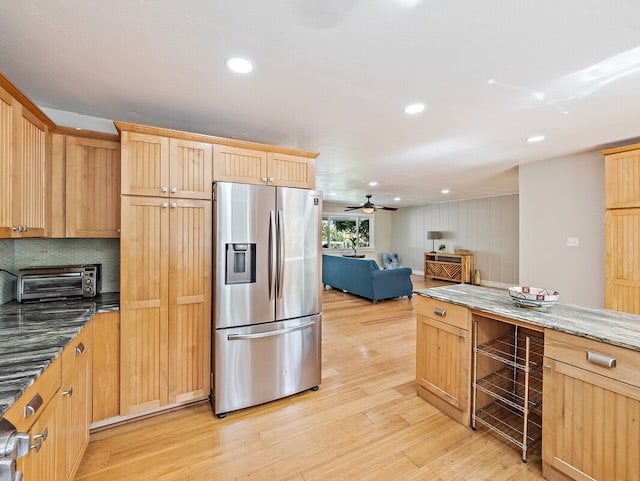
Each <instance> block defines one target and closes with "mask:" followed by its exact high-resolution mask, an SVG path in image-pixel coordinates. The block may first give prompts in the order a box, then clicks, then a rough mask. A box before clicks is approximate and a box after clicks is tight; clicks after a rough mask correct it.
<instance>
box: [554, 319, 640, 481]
mask: <svg viewBox="0 0 640 481" xmlns="http://www.w3.org/2000/svg"><path fill="white" fill-rule="evenodd" d="M588 353H595V354H597V355H598V356H599V357H598V358H597V360H599V361H603V359H604V360H605V361H606V360H607V359H615V360H616V364H615V366H612V367H604V366H603V365H600V363H597V364H594V363H592V362H589V360H588ZM639 361H640V353H638V352H635V351H630V350H628V349H624V348H619V347H615V346H611V345H608V344H603V343H600V342H597V341H592V340H588V339H583V338H577V337H576V336H570V335H568V334H563V333H558V332H555V331H546V332H545V360H544V366H545V372H544V384H543V396H544V409H543V451H542V459H543V474H544V475H545V477H546V478H547V479H549V480H565V479H576V480H596V481H600V480H602V481H604V480H611V479H616V480H621V481H632V480H638V479H640V456H639V455H638V449H639V446H640V428H639V426H638V419H639V416H640V374H639V373H638V370H637V366H638V363H639Z"/></svg>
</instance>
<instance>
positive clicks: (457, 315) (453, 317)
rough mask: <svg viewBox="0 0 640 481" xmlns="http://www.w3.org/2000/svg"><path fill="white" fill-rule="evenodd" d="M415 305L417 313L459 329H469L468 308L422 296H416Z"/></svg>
mask: <svg viewBox="0 0 640 481" xmlns="http://www.w3.org/2000/svg"><path fill="white" fill-rule="evenodd" d="M417 305H418V307H417V310H418V314H422V315H423V316H427V317H430V318H431V319H436V320H438V321H440V322H444V323H445V324H449V325H452V326H456V327H459V328H460V329H464V330H467V331H468V330H469V329H470V316H469V309H468V308H466V307H463V306H457V305H455V304H451V303H449V302H444V301H438V300H436V299H431V298H429V297H422V296H418V303H417Z"/></svg>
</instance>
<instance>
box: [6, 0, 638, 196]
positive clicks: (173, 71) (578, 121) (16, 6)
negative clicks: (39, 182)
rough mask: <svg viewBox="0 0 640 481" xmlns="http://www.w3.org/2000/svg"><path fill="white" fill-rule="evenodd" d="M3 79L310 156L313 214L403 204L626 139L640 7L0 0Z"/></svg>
mask: <svg viewBox="0 0 640 481" xmlns="http://www.w3.org/2000/svg"><path fill="white" fill-rule="evenodd" d="M238 55H239V56H245V57H247V58H249V59H251V61H252V62H253V63H254V65H255V70H254V72H253V73H251V74H249V75H246V76H241V75H239V74H233V73H231V72H229V71H228V70H227V69H226V67H225V60H226V59H227V58H228V57H230V56H238ZM0 71H2V72H4V73H5V75H7V76H8V77H9V78H10V79H11V80H12V81H13V82H14V83H15V84H16V85H17V86H18V87H19V88H20V89H22V90H23V91H24V92H25V93H26V94H27V95H28V96H29V97H31V98H32V99H33V100H34V102H36V103H37V104H38V105H40V106H42V107H48V108H52V109H58V110H64V111H70V112H76V113H80V114H84V115H88V116H92V117H100V118H107V119H118V120H126V121H131V122H138V123H145V124H150V125H157V126H162V127H170V128H175V129H181V130H187V131H193V132H201V133H207V134H213V135H218V136H223V137H236V138H239V139H246V140H253V141H258V142H265V143H270V144H277V145H283V146H287V147H293V148H299V149H304V150H311V151H317V152H320V157H319V158H318V160H317V164H316V165H317V185H318V188H320V189H322V190H323V191H324V192H325V199H326V200H327V201H331V202H337V203H345V204H353V203H357V202H360V201H364V195H365V194H366V193H372V194H373V196H374V197H373V200H374V201H375V202H376V203H378V204H384V205H388V206H406V205H416V204H421V203H427V202H434V201H442V200H449V199H462V198H471V197H482V196H487V195H496V194H505V193H512V192H516V191H517V189H518V185H517V165H519V164H522V163H526V162H531V161H534V160H539V159H544V158H551V157H555V156H560V155H565V154H570V153H574V152H579V151H584V150H588V149H593V148H597V147H599V146H603V145H607V144H611V143H617V142H620V141H627V140H630V139H635V138H637V137H638V136H640V127H639V123H638V122H639V120H640V2H639V1H637V0H538V1H535V2H534V1H525V0H483V1H480V0H475V1H474V0H467V1H462V0H457V1H456V0H182V1H180V2H178V1H175V0H94V1H87V0H20V1H16V0H0ZM490 80H493V82H489V81H490ZM415 101H421V102H425V103H426V104H427V109H426V110H425V112H424V113H422V114H419V115H416V116H407V115H405V114H404V113H403V108H404V106H405V105H407V104H409V103H412V102H415ZM565 112H566V113H565ZM532 135H544V136H545V137H546V139H545V140H544V141H543V142H540V143H536V144H530V143H527V142H526V139H527V138H528V137H529V136H532ZM369 181H378V182H379V185H378V186H377V187H369V186H368V183H369ZM442 188H449V189H450V190H451V192H450V193H449V194H448V195H446V196H445V195H443V194H441V193H440V190H441V189H442ZM396 196H398V197H401V198H402V200H401V201H399V202H397V201H394V200H393V199H394V197H396Z"/></svg>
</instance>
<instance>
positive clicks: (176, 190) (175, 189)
mask: <svg viewBox="0 0 640 481" xmlns="http://www.w3.org/2000/svg"><path fill="white" fill-rule="evenodd" d="M170 192H171V193H172V194H175V193H176V192H178V188H177V187H171V191H170Z"/></svg>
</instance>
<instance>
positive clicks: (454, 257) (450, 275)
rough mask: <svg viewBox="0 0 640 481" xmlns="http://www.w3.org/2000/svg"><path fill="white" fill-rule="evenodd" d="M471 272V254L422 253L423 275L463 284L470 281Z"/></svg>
mask: <svg viewBox="0 0 640 481" xmlns="http://www.w3.org/2000/svg"><path fill="white" fill-rule="evenodd" d="M472 272H473V255H471V254H448V253H435V254H434V253H432V252H425V254H424V277H425V279H426V278H428V277H429V278H431V279H440V280H444V281H454V282H460V283H463V284H470V283H471V273H472Z"/></svg>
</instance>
